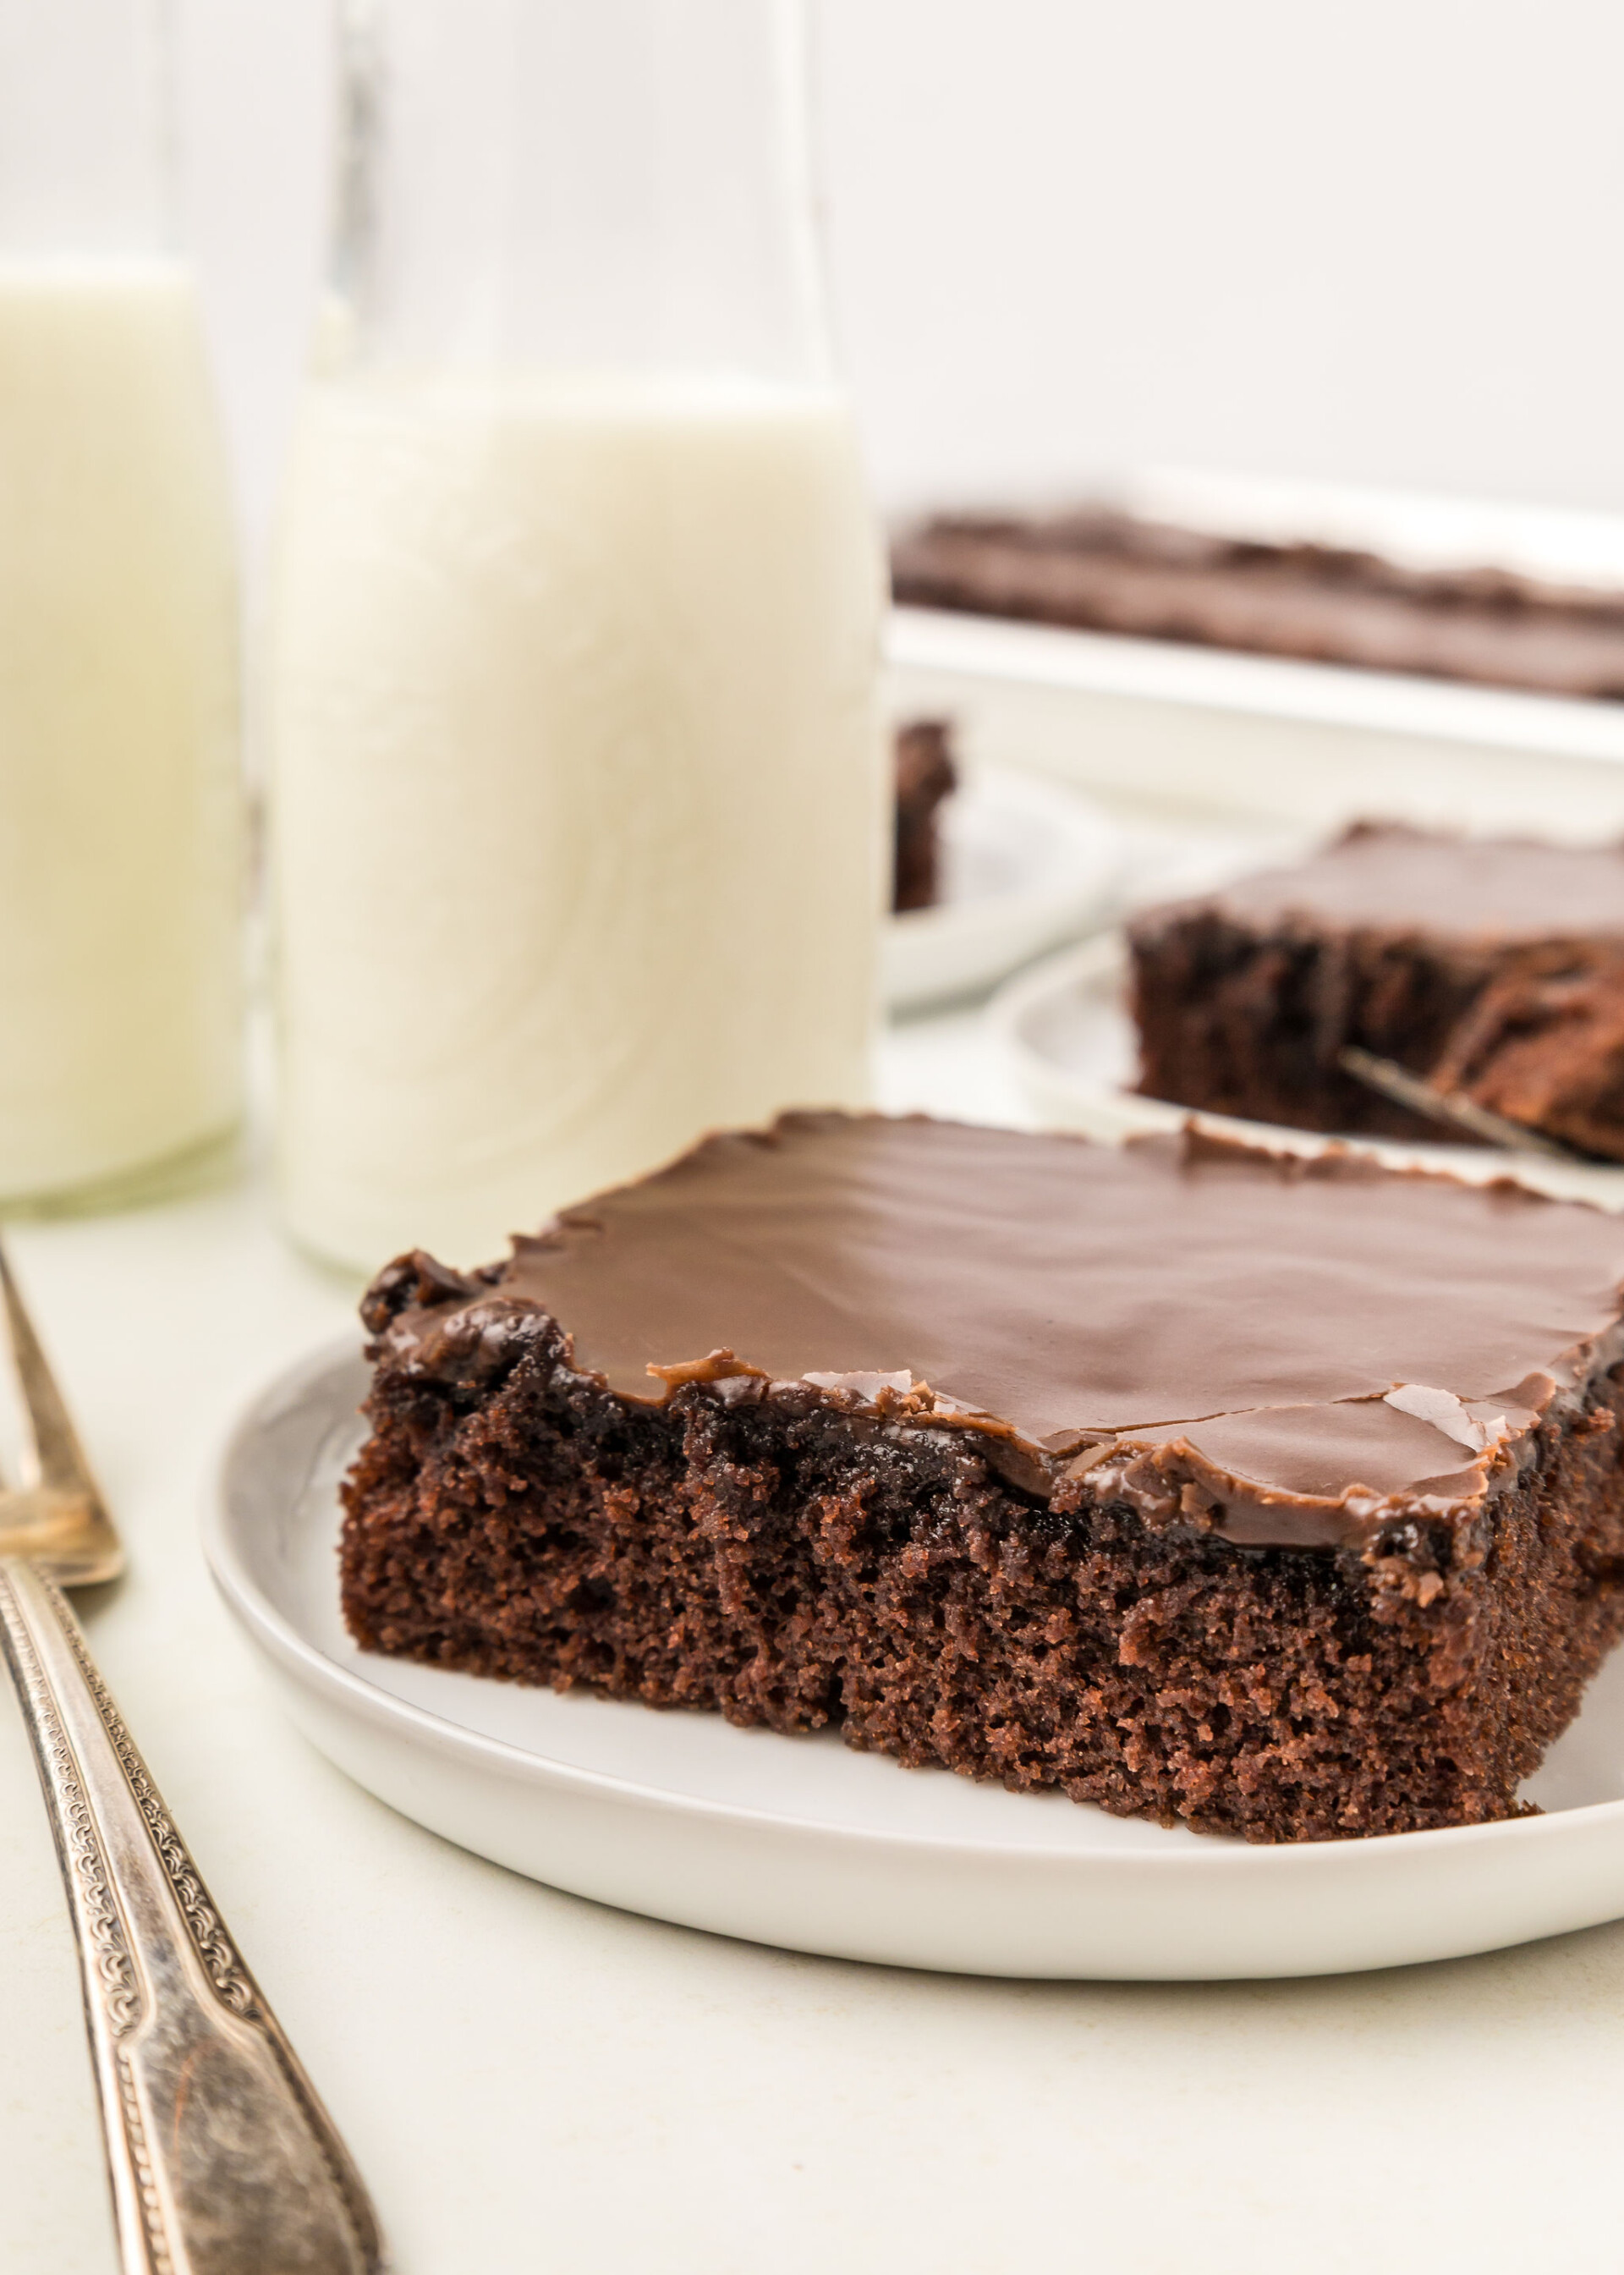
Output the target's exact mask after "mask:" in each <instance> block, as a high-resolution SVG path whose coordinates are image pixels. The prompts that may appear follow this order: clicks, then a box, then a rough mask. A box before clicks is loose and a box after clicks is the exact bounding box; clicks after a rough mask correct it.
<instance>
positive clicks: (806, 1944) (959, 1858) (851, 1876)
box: [205, 1346, 1624, 1979]
mask: <svg viewBox="0 0 1624 2275" xmlns="http://www.w3.org/2000/svg"><path fill="white" fill-rule="evenodd" d="M365 1387H366V1366H365V1364H364V1363H363V1362H362V1360H361V1359H360V1357H359V1354H358V1353H357V1352H356V1351H355V1350H354V1349H353V1348H352V1347H350V1346H346V1347H345V1348H344V1349H338V1350H334V1349H329V1350H326V1351H321V1352H318V1353H316V1354H315V1355H314V1357H312V1358H310V1359H308V1360H306V1362H305V1363H304V1364H302V1365H301V1366H298V1367H297V1368H295V1369H293V1370H292V1371H291V1372H290V1373H288V1374H286V1375H284V1376H283V1378H282V1379H280V1380H279V1381H277V1382H276V1383H274V1384H273V1385H272V1386H271V1387H270V1388H269V1389H268V1390H267V1391H266V1392H265V1393H264V1394H263V1395H262V1396H261V1398H260V1399H259V1401H258V1402H256V1403H255V1404H254V1406H253V1408H252V1409H251V1410H250V1411H249V1412H248V1413H247V1415H246V1416H245V1417H244V1419H243V1421H242V1422H241V1424H240V1425H239V1426H238V1430H237V1432H236V1433H235V1435H234V1436H233V1438H232V1440H231V1441H230V1446H229V1447H228V1448H227V1450H226V1454H225V1457H224V1463H223V1471H222V1476H221V1480H220V1490H219V1494H218V1498H217V1501H216V1504H215V1507H214V1508H212V1510H211V1512H210V1514H209V1516H208V1521H207V1525H206V1533H205V1546H206V1548H207V1553H208V1561H209V1564H210V1567H211V1568H212V1570H213V1572H214V1575H215V1580H216V1582H217V1583H218V1584H219V1587H220V1589H221V1591H222V1593H223V1596H224V1598H225V1600H226V1603H227V1605H228V1606H230V1610H231V1611H232V1613H233V1614H235V1616H236V1617H237V1619H238V1621H240V1623H241V1625H242V1627H243V1629H244V1630H245V1633H246V1634H247V1636H248V1637H249V1639H250V1641H251V1642H252V1643H253V1644H254V1646H255V1647H256V1649H257V1650H258V1651H260V1652H261V1655H262V1657H263V1659H264V1660H265V1662H266V1664H267V1666H268V1668H269V1670H270V1672H271V1674H272V1675H273V1677H274V1679H275V1681H276V1684H277V1687H278V1689H279V1690H280V1692H281V1694H282V1696H283V1699H284V1701H285V1703H286V1705H287V1707H288V1710H289V1712H291V1714H292V1716H293V1718H294V1719H295V1720H296V1721H297V1722H298V1724H299V1726H300V1727H302V1728H303V1729H304V1731H305V1732H306V1735H308V1736H309V1737H310V1738H312V1739H313V1741H314V1742H315V1743H316V1745H318V1746H319V1747H320V1748H321V1750H322V1751H323V1752H324V1753H326V1754H327V1755H329V1757H331V1759H332V1760H333V1761H335V1762H336V1764H337V1765H339V1767H340V1768H341V1769H344V1770H345V1771H347V1772H349V1774H350V1775H351V1777H353V1778H355V1779H356V1780H358V1781H359V1783H360V1784H361V1785H363V1786H366V1788H368V1789H369V1790H370V1791H371V1792H373V1793H374V1794H377V1795H379V1796H380V1797H381V1799H382V1800H384V1801H386V1802H388V1803H390V1804H391V1805H392V1806H393V1807H394V1808H396V1809H398V1810H402V1811H403V1812H404V1814H405V1815H406V1816H408V1817H411V1818H416V1819H417V1821H418V1822H419V1823H420V1824H422V1825H427V1826H429V1827H430V1828H431V1829H432V1830H433V1831H434V1832H436V1833H442V1834H444V1836H445V1837H446V1838H447V1839H448V1840H455V1841H457V1842H459V1843H460V1844H461V1845H462V1846H463V1847H464V1848H471V1849H472V1850H474V1851H475V1852H476V1853H477V1854H478V1855H480V1856H489V1857H493V1858H495V1861H496V1862H497V1863H502V1864H506V1865H508V1866H510V1867H511V1869H512V1870H513V1871H517V1872H524V1873H527V1874H528V1875H529V1876H530V1877H531V1878H533V1879H539V1880H545V1881H548V1882H550V1883H551V1884H552V1885H553V1886H557V1887H561V1888H568V1889H571V1890H573V1891H574V1892H575V1893H578V1894H579V1895H584V1896H591V1897H593V1898H595V1899H597V1900H598V1901H600V1902H602V1903H609V1904H616V1905H619V1906H620V1907H622V1908H623V1909H626V1910H629V1911H638V1912H646V1913H649V1914H651V1915H653V1916H654V1917H655V1918H659V1919H668V1920H676V1921H679V1922H681V1923H682V1924H684V1925H687V1926H690V1927H699V1928H707V1929H711V1930H713V1931H715V1932H716V1933H719V1934H722V1935H735V1936H742V1937H744V1938H746V1939H749V1940H751V1941H752V1942H757V1943H771V1944H781V1945H786V1946H789V1947H790V1948H792V1949H795V1950H800V1951H813V1952H823V1953H827V1954H831V1955H833V1956H835V1957H838V1958H844V1959H863V1960H876V1961H889V1962H891V1963H893V1964H896V1965H900V1966H908V1967H926V1968H939V1969H951V1970H954V1971H957V1972H963V1973H970V1974H978V1975H1013V1976H1071V1977H1079V1976H1096V1977H1099V1976H1104V1977H1118V1978H1130V1979H1131V1978H1175V1979H1189V1978H1200V1977H1219V1976H1281V1975H1311V1974H1327V1973H1341V1972H1345V1971H1348V1970H1350V1969H1361V1968H1371V1967H1389V1966H1394V1965H1401V1964H1403V1963H1406V1962H1409V1961H1420V1960H1431V1959H1446V1958H1452V1957H1455V1956H1458V1955H1460V1954H1464V1953H1468V1952H1474V1951H1488V1950H1492V1949H1495V1948H1496V1947H1498V1946H1501V1945H1505V1944H1512V1943H1522V1942H1526V1941H1528V1940H1529V1939H1531V1938H1534V1937H1537V1936H1545V1935H1556V1934H1560V1933H1561V1932H1563V1931H1565V1930H1567V1929H1570V1928H1579V1927H1589V1926H1593V1925H1595V1924H1597V1923H1598V1922H1599V1921H1602V1920H1608V1919H1613V1918H1616V1917H1618V1916H1620V1915H1621V1914H1624V1652H1621V1653H1620V1654H1618V1655H1617V1656H1615V1658H1614V1659H1613V1660H1612V1661H1611V1662H1610V1664H1609V1665H1608V1667H1605V1669H1604V1670H1603V1672H1602V1674H1601V1675H1600V1676H1599V1677H1598V1680H1597V1682H1595V1683H1594V1684H1592V1686H1591V1688H1590V1693H1589V1695H1588V1697H1587V1698H1586V1701H1585V1706H1584V1712H1583V1713H1582V1716H1581V1718H1580V1719H1579V1720H1578V1721H1577V1722H1576V1723H1575V1725H1574V1727H1573V1728H1572V1729H1571V1730H1569V1731H1568V1732H1567V1735H1566V1736H1565V1737H1563V1738H1562V1740H1561V1741H1560V1743H1559V1744H1558V1745H1557V1746H1555V1747H1554V1748H1552V1751H1551V1754H1550V1755H1549V1757H1547V1759H1546V1761H1545V1765H1544V1767H1543V1768H1542V1769H1541V1771H1540V1772H1539V1774H1538V1776H1537V1778H1535V1779H1533V1780H1531V1781H1530V1785H1529V1786H1528V1788H1527V1792H1528V1794H1529V1796H1530V1798H1531V1799H1534V1800H1536V1801H1538V1802H1540V1803H1543V1804H1544V1806H1545V1808H1546V1809H1547V1810H1549V1811H1550V1812H1551V1813H1550V1814H1549V1815H1546V1816H1544V1817H1537V1818H1520V1819H1518V1820H1516V1821H1514V1822H1512V1823H1509V1824H1504V1825H1470V1826H1465V1827H1462V1828H1461V1829H1459V1830H1454V1831H1449V1832H1442V1833H1403V1834H1400V1835H1397V1836H1392V1837H1388V1838H1385V1839H1380V1840H1347V1841H1317V1842H1311V1843H1303V1844H1302V1845H1300V1846H1297V1847H1293V1848H1251V1847H1249V1846H1247V1845H1246V1844H1245V1843H1244V1842H1241V1841H1232V1840H1213V1839H1209V1838H1203V1837H1202V1836H1200V1835H1197V1834H1196V1833H1190V1832H1188V1831H1185V1830H1183V1829H1182V1828H1181V1829H1178V1830H1173V1831H1169V1830H1167V1829H1165V1828H1163V1827H1162V1826H1159V1825H1150V1824H1144V1823H1140V1822H1138V1821H1137V1820H1133V1819H1124V1818H1114V1817H1108V1816H1107V1815H1106V1814H1105V1812H1104V1811H1103V1810H1097V1809H1091V1808H1088V1807H1084V1806H1079V1805H1077V1804H1076V1803H1072V1802H1069V1801H1067V1800H1065V1799H1063V1798H1062V1797H1061V1796H1060V1795H1036V1794H1010V1793H1005V1792H1004V1791H1003V1790H1002V1789H1001V1788H997V1787H993V1786H984V1785H976V1784H973V1783H971V1781H970V1780H967V1779H963V1778H958V1777H955V1776H952V1775H949V1774H948V1772H945V1771H932V1770H906V1769H903V1768H901V1767H899V1766H898V1765H896V1764H895V1763H894V1762H890V1761H888V1760H886V1759H884V1758H883V1757H881V1756H879V1755H875V1754H857V1753H853V1752H850V1750H848V1749H847V1748H845V1747H844V1746H842V1744H841V1742H840V1741H839V1739H838V1737H836V1736H835V1735H832V1734H827V1733H826V1734H823V1735H819V1736H816V1737H805V1738H790V1737H781V1736H778V1735H774V1733H772V1732H769V1731H752V1730H737V1729H734V1728H733V1727H731V1726H730V1725H729V1724H728V1723H726V1722H724V1721H722V1720H721V1718H720V1716H714V1715H706V1714H686V1713H668V1714H659V1713H653V1712H649V1711H648V1710H647V1709H646V1708H643V1707H640V1706H635V1705H627V1704H620V1703H617V1702H612V1701H609V1700H606V1699H601V1698H594V1697H589V1696H587V1695H586V1694H585V1693H582V1692H575V1693H572V1694H570V1695H568V1696H564V1697H559V1696H557V1695H555V1693H553V1692H552V1691H549V1690H530V1689H520V1688H518V1687H517V1686H516V1685H513V1684H509V1683H501V1682H483V1681H481V1680H480V1679H479V1678H477V1677H475V1676H472V1675H465V1674H449V1673H446V1672H444V1671H443V1670H441V1669H438V1668H434V1667H416V1666H412V1665H411V1664H409V1663H408V1662H406V1661H404V1660H397V1659H380V1658H374V1657H369V1656H366V1655H364V1654H362V1653H361V1652H359V1651H357V1650H356V1649H355V1647H354V1645H353V1644H351V1642H350V1640H349V1638H348V1636H346V1635H345V1633H344V1628H343V1625H342V1623H341V1621H340V1618H339V1613H338V1578H337V1570H336V1541H337V1533H338V1509H337V1500H336V1485H337V1481H338V1478H339V1477H340V1476H341V1474H342V1472H343V1470H344V1467H345V1465H346V1463H347V1462H348V1461H349V1459H350V1457H351V1454H352V1452H353V1450H354V1448H355V1446H356V1444H357V1443H358V1441H359V1435H360V1427H359V1422H358V1419H357V1417H356V1406H357V1403H358V1402H359V1399H360V1397H361V1395H362V1394H363V1392H364V1390H365Z"/></svg>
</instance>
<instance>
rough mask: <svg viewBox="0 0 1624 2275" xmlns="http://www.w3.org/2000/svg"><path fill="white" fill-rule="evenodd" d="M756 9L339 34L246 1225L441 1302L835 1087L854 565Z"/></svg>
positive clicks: (850, 504)
mask: <svg viewBox="0 0 1624 2275" xmlns="http://www.w3.org/2000/svg"><path fill="white" fill-rule="evenodd" d="M801 33H802V26H801V24H800V20H799V16H798V11H797V6H796V5H795V4H792V0H591V4H590V5H583V4H582V0H366V4H363V0H352V4H351V7H350V9H349V11H348V15H347V19H346V21H345V43H344V72H345V102H344V156H343V163H342V166H341V170H340V196H339V215H338V225H337V231H336V237H337V242H336V261H335V266H334V272H333V291H332V296H331V300H330V305H329V309H328V311H327V314H326V317H325V320H324V322H323V325H322V328H321V340H320V344H319V352H318V358H317V368H316V371H315V373H314V375H313V378H312V380H311V382H310V384H309V386H308V389H307V391H306V400H305V404H304V407H303V414H302V421H301V425H300V427H299V431H298V437H297V441H296V444H295V450H294V456H293V460H292V465H291V474H290V480H289V487H288V491H287V495H286V500H285V506H284V513H283V528H282V535H281V543H280V556H279V566H278V573H277V577H276V599H275V605H274V614H275V632H274V638H273V643H272V651H273V652H272V662H271V671H270V683H271V709H272V722H271V750H272V761H273V795H272V828H273V844H274V864H273V865H274V875H275V887H274V892H275V910H276V926H277V943H278V944H277V961H278V971H279V979H278V988H279V1017H280V1033H281V1047H280V1056H281V1100H280V1159H281V1184H282V1194H283V1206H284V1209H285V1212H286V1216H287V1221H288V1223H289V1225H290V1228H291V1230H292V1232H293V1234H294V1236H295V1237H296V1238H297V1239H298V1241H300V1243H303V1244H304V1245H305V1246H306V1247H307V1248H309V1249H311V1250H313V1251H317V1252H319V1253H321V1254H323V1255H325V1256H327V1257H329V1258H333V1259H336V1260H339V1261H342V1262H344V1263H347V1264H350V1265H354V1266H362V1267H374V1266H377V1265H379V1264H380V1263H381V1262H382V1261H383V1260H384V1259H386V1258H388V1257H389V1256H390V1255H391V1254H393V1253H394V1252H395V1251H397V1250H399V1249H401V1248H403V1247H407V1246H412V1245H416V1244H421V1245H424V1246H427V1247H430V1248H434V1249H436V1250H438V1251H440V1252H441V1253H442V1255H445V1256H447V1257H448V1258H452V1259H455V1260H457V1261H458V1262H461V1263H464V1264H471V1263H473V1262H476V1261H478V1260H480V1258H485V1257H488V1256H490V1255H492V1254H495V1253H497V1252H499V1251H500V1250H501V1248H502V1244H503V1243H504V1240H505V1236H507V1234H508V1233H510V1231H514V1230H519V1229H524V1228H533V1227H535V1226H537V1225H538V1224H540V1222H541V1221H543V1220H544V1219H545V1218H546V1217H547V1216H548V1213H550V1212H551V1211H553V1210H554V1209H555V1208H556V1207H558V1206H561V1205H563V1204H564V1203H567V1202H570V1201H572V1200H575V1199H578V1198H580V1197H581V1196H583V1195H585V1194H586V1193H589V1192H591V1191H593V1190H595V1189H598V1188H601V1187H602V1186H604V1185H606V1184H609V1183H616V1182H618V1181H620V1180H622V1179H625V1178H630V1177H634V1176H637V1175H639V1174H640V1173H642V1172H643V1171H645V1170H647V1169H649V1168H653V1167H654V1166H655V1165H656V1164H657V1163H659V1162H661V1160H665V1159H667V1158H668V1157H669V1156H670V1155H671V1154H673V1153H676V1152H677V1151H679V1150H680V1149H681V1148H683V1147H684V1146H685V1145H688V1144H689V1143H690V1142H691V1141H692V1140H693V1139H695V1138H698V1137H699V1135H700V1134H701V1133H702V1132H703V1131H704V1130H706V1129H710V1128H714V1127H716V1126H719V1125H725V1124H738V1123H756V1122H762V1121H764V1120H766V1119H767V1118H768V1117H769V1116H770V1115H773V1114H774V1112H776V1111H777V1110H778V1109H779V1108H781V1107H785V1106H789V1105H797V1104H804V1105H817V1104H836V1103H838V1104H857V1103H861V1102H862V1101H863V1100H865V1097H866V1094H867V1082H868V1053H869V1047H870V1039H871V1022H872V998H873V960H874V954H875V942H876V934H877V919H878V911H879V906H880V853H881V847H882V836H881V823H882V818H883V816H882V807H881V796H882V786H881V781H880V767H879V757H880V746H879V740H878V733H877V725H876V715H875V677H876V669H877V658H878V644H879V630H880V607H881V593H882V581H881V569H880V552H879V546H878V540H877V535H876V532H875V529H874V526H873V525H872V520H871V517H870V513H869V510H868V506H867V503H866V500H865V492H864V487H863V481H862V477H861V473H860V470H859V465H858V457H857V446H856V442H855V438H854V435H853V430H852V425H851V420H850V415H849V412H848V408H847V405H846V403H845V400H844V398H843V397H842V394H841V392H840V390H839V388H838V386H837V384H836V382H835V378H834V376H833V374H832V371H831V367H830V362H829V356H828V350H827V339H826V332H825V325H824V317H823V310H822V305H821V298H820V276H819V267H818V258H817V249H816V245H815V241H814V236H813V231H812V208H811V198H810V193H809V185H808V179H807V161H806V144H805V136H804V118H803V113H802V100H803V86H802V71H803V57H802V49H801Z"/></svg>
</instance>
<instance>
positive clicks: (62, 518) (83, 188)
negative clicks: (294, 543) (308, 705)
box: [0, 0, 240, 1205]
mask: <svg viewBox="0 0 1624 2275" xmlns="http://www.w3.org/2000/svg"><path fill="white" fill-rule="evenodd" d="M163 32H164V26H163V22H162V11H161V9H160V7H159V5H158V0H50V4H49V6H47V7H41V6H39V5H38V4H37V0H0V1205H13V1204H17V1203H19V1202H24V1203H27V1202H34V1201H43V1200H49V1201H52V1202H57V1203H60V1202H63V1201H68V1202H80V1203H86V1204H88V1203H91V1202H98V1201H111V1200H112V1199H115V1198H122V1197H125V1196H127V1195H129V1194H131V1193H132V1192H133V1191H135V1190H138V1189H139V1188H140V1187H141V1186H143V1185H146V1184H148V1183H150V1182H151V1181H152V1179H153V1178H154V1177H155V1175H164V1176H168V1175H171V1174H172V1173H173V1172H174V1170H175V1169H176V1168H178V1167H179V1166H180V1165H181V1164H182V1163H183V1162H186V1161H190V1160H195V1159H196V1158H198V1157H199V1156H200V1154H201V1153H203V1152H204V1151H205V1150H207V1149H210V1148H212V1147H213V1146H215V1145H217V1144H219V1143H220V1142H221V1141H222V1139H223V1137H224V1136H225V1134H226V1133H228V1132H229V1131H230V1128H231V1126H232V1124H233V1123H234V1122H235V1121H236V1118H237V1114H238V1084H239V1072H238V1020H239V971H238V898H239V884H240V878H239V866H240V849H239V842H238V772H237V740H238V716H237V710H238V705H237V655H236V638H237V634H236V621H237V618H236V601H235V593H234V564H233V548H232V542H231V533H230V511H229V507H228V502H227V487H226V478H225V465H224V457H223V450H222V446H221V440H220V435H219V432H218V429H217V427H216V423H215V405H214V401H213V397H212V394H211V390H210V386H209V380H208V372H207V369H206V367H205V360H204V351H203V338H202V331H201V327H200V321H199V314H198V300H197V294H196V291H195V288H194V285H193V279H192V276H191V275H190V273H189V271H188V270H187V268H185V265H184V264H183V262H182V261H180V259H179V258H178V256H177V254H176V253H175V251H174V249H173V238H172V233H171V229H170V185H169V184H168V182H167V180H166V178H165V172H166V162H167V154H168V150H169V146H170V135H169V132H168V125H167V119H166V117H165V95H166V85H165V81H166V66H167V62H168V58H167V56H166V54H165V52H164V45H163Z"/></svg>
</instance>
